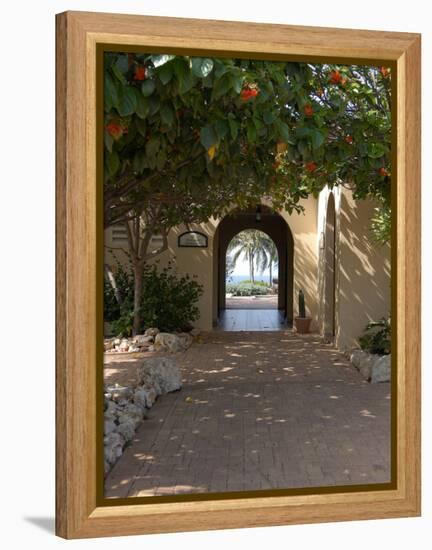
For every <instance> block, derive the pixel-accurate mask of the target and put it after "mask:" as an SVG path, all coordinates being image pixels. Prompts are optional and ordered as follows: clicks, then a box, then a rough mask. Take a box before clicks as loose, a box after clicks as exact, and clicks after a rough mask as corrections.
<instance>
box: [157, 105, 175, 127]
mask: <svg viewBox="0 0 432 550" xmlns="http://www.w3.org/2000/svg"><path fill="white" fill-rule="evenodd" d="M160 116H161V120H162V122H163V123H164V124H166V125H167V126H172V125H173V124H174V121H175V116H174V111H173V108H172V107H171V105H169V104H168V103H163V104H162V105H161V108H160Z"/></svg>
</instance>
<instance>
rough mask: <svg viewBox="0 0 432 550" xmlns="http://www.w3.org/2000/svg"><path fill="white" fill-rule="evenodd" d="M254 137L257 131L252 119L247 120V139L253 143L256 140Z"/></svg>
mask: <svg viewBox="0 0 432 550" xmlns="http://www.w3.org/2000/svg"><path fill="white" fill-rule="evenodd" d="M256 137H257V131H256V127H255V124H254V123H253V121H252V120H250V119H249V120H248V123H247V138H248V141H250V142H252V143H254V142H255V141H256Z"/></svg>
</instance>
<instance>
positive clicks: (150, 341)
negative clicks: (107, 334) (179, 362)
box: [104, 327, 200, 353]
mask: <svg viewBox="0 0 432 550" xmlns="http://www.w3.org/2000/svg"><path fill="white" fill-rule="evenodd" d="M199 333H200V331H199V329H192V331H191V332H190V333H189V332H178V333H170V332H160V330H159V329H158V328H156V327H151V328H148V329H147V330H146V331H145V332H144V334H138V335H136V336H131V337H130V338H106V339H105V340H104V351H105V353H135V352H140V351H164V352H165V351H168V352H170V353H177V352H182V351H186V350H187V349H188V348H189V347H190V346H191V344H192V342H193V340H194V338H196V337H197V336H198V335H199Z"/></svg>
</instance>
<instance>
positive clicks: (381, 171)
mask: <svg viewBox="0 0 432 550" xmlns="http://www.w3.org/2000/svg"><path fill="white" fill-rule="evenodd" d="M378 173H379V175H380V176H382V177H383V178H385V177H386V176H388V175H389V173H388V172H387V170H386V169H385V168H384V166H381V168H380V169H379V170H378Z"/></svg>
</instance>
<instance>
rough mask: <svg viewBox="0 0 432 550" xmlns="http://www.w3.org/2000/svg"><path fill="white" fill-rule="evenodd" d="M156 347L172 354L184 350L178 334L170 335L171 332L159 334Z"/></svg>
mask: <svg viewBox="0 0 432 550" xmlns="http://www.w3.org/2000/svg"><path fill="white" fill-rule="evenodd" d="M154 347H155V348H156V349H159V350H163V351H169V352H171V353H176V352H178V351H183V350H184V347H183V343H182V341H181V340H180V338H179V337H178V336H177V335H176V334H170V333H169V332H159V334H157V335H156V338H155V343H154Z"/></svg>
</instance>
